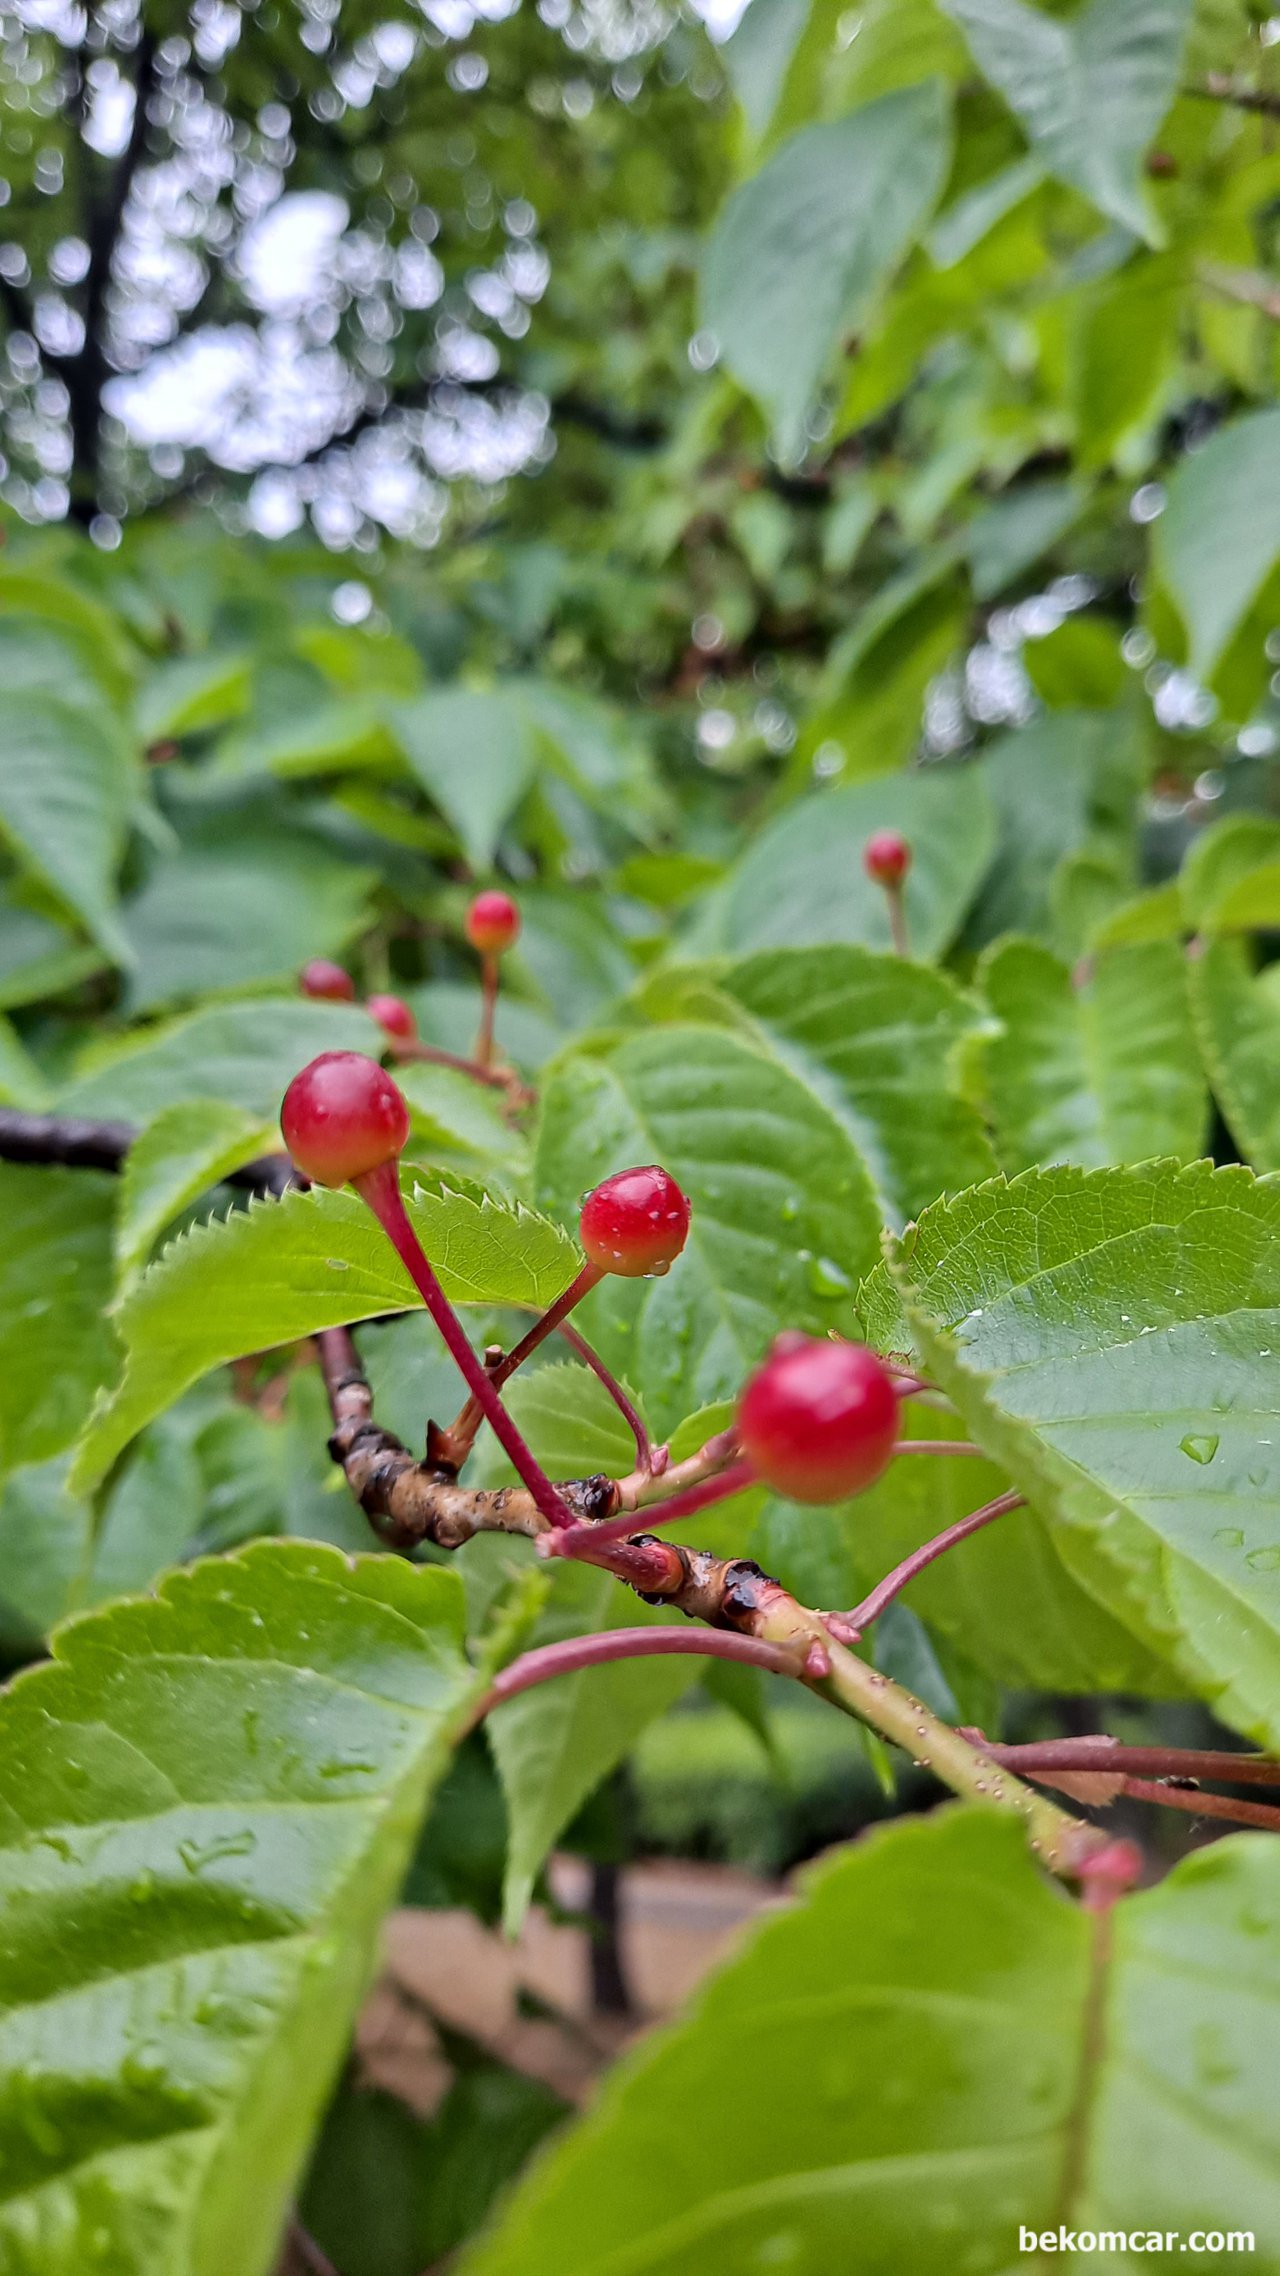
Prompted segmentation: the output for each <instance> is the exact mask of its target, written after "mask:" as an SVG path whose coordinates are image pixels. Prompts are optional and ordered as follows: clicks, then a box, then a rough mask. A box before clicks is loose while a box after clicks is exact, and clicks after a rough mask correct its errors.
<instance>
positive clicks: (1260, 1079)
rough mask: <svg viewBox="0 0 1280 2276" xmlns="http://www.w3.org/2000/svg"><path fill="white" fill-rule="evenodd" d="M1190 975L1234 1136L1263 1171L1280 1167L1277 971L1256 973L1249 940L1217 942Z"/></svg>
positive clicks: (1209, 1061)
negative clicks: (1251, 958) (1251, 961)
mask: <svg viewBox="0 0 1280 2276" xmlns="http://www.w3.org/2000/svg"><path fill="white" fill-rule="evenodd" d="M1187 971H1188V978H1189V981H1190V987H1191V1003H1192V1008H1193V1010H1194V1013H1195V1021H1196V1030H1197V1033H1198V1035H1199V1038H1200V1048H1201V1050H1202V1052H1203V1053H1204V1063H1205V1066H1206V1067H1207V1068H1208V1070H1209V1080H1210V1082H1211V1083H1212V1085H1213V1095H1214V1097H1215V1098H1216V1100H1217V1102H1218V1104H1219V1106H1220V1107H1221V1109H1222V1112H1223V1115H1224V1117H1225V1119H1226V1123H1227V1126H1228V1128H1229V1130H1230V1132H1231V1135H1232V1137H1233V1138H1234V1139H1235V1142H1236V1144H1237V1146H1238V1147H1239V1149H1240V1151H1241V1153H1242V1154H1243V1155H1244V1157H1245V1159H1246V1161H1250V1162H1252V1163H1253V1166H1254V1168H1255V1169H1256V1170H1280V1079H1278V1078H1277V1069H1278V1068H1280V986H1277V973H1276V967H1275V966H1273V965H1268V967H1267V968H1266V970H1265V971H1263V972H1260V973H1257V974H1255V973H1254V971H1253V968H1252V965H1251V963H1250V959H1249V951H1248V949H1247V948H1246V947H1245V944H1244V942H1243V941H1235V940H1214V941H1207V942H1206V943H1205V946H1204V949H1203V952H1202V954H1201V955H1199V956H1195V957H1192V958H1191V959H1190V960H1189V963H1188V967H1187Z"/></svg>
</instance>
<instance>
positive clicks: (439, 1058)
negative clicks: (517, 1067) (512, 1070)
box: [387, 1036, 510, 1091]
mask: <svg viewBox="0 0 1280 2276" xmlns="http://www.w3.org/2000/svg"><path fill="white" fill-rule="evenodd" d="M387 1048H388V1051H389V1053H390V1056H391V1057H392V1058H393V1059H400V1060H410V1061H414V1062H418V1061H421V1062H422V1063H423V1064H424V1065H426V1066H428V1067H455V1068H456V1069H457V1071H458V1073H459V1074H460V1075H470V1077H471V1080H472V1081H473V1082H474V1083H484V1084H486V1085H487V1086H488V1088H489V1089H490V1090H491V1091H505V1090H509V1089H510V1083H509V1081H508V1078H507V1077H506V1076H505V1075H496V1074H495V1073H494V1071H493V1069H492V1067H487V1066H486V1067H482V1066H481V1064H480V1062H479V1060H478V1059H464V1058H463V1057H462V1055H461V1053H460V1052H458V1051H441V1050H438V1049H437V1047H436V1045H435V1044H434V1043H419V1042H417V1041H416V1040H415V1041H414V1042H412V1043H402V1042H401V1041H400V1040H399V1039H398V1038H397V1037H394V1036H392V1037H389V1038H388V1042H387Z"/></svg>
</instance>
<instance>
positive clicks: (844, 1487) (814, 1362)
mask: <svg viewBox="0 0 1280 2276" xmlns="http://www.w3.org/2000/svg"><path fill="white" fill-rule="evenodd" d="M898 1420H899V1408H898V1399H897V1394H896V1392H895V1390H894V1386H893V1378H892V1376H891V1375H890V1374H889V1372H888V1370H887V1368H884V1367H882V1366H881V1364H880V1361H879V1360H878V1359H877V1358H876V1355H875V1353H874V1352H873V1351H868V1350H867V1349H866V1346H865V1345H864V1344H859V1343H830V1342H823V1343H819V1342H817V1341H815V1339H814V1338H813V1337H812V1336H802V1335H796V1334H790V1335H782V1336H779V1337H778V1339H777V1341H776V1343H775V1344H774V1346H773V1349H772V1351H771V1352H770V1353H769V1356H768V1358H767V1359H766V1360H765V1362H764V1365H763V1366H762V1367H760V1368H758V1369H757V1370H756V1373H755V1374H754V1375H753V1376H752V1378H751V1380H750V1382H749V1383H748V1385H747V1387H746V1390H745V1391H744V1392H743V1394H742V1402H741V1404H740V1406H739V1408H738V1437H739V1440H740V1441H741V1445H742V1451H743V1453H744V1454H746V1455H747V1456H748V1457H749V1458H750V1460H751V1461H752V1462H754V1464H755V1466H756V1468H757V1470H758V1471H759V1472H760V1475H761V1477H762V1478H764V1479H766V1480H767V1482H768V1483H769V1485H771V1486H776V1487H777V1489H778V1492H779V1493H782V1494H787V1495H789V1496H790V1498H791V1499H792V1500H793V1501H798V1502H835V1501H843V1500H844V1499H845V1497H846V1496H847V1495H849V1494H857V1493H861V1492H862V1490H863V1488H864V1487H866V1486H869V1485H871V1484H872V1482H873V1481H874V1480H875V1479H876V1478H878V1477H879V1475H880V1472H881V1471H882V1470H883V1469H884V1467H885V1465H886V1463H887V1462H888V1460H889V1457H890V1456H891V1454H892V1453H893V1449H894V1446H895V1444H896V1442H897V1437H898Z"/></svg>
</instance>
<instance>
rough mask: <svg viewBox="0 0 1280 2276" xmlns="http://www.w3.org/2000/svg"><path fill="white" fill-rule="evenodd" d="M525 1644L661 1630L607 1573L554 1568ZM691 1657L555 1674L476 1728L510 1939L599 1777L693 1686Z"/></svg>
mask: <svg viewBox="0 0 1280 2276" xmlns="http://www.w3.org/2000/svg"><path fill="white" fill-rule="evenodd" d="M562 1567H563V1569H562V1570H560V1571H559V1572H557V1574H556V1576H555V1587H554V1593H553V1596H552V1599H551V1602H550V1604H549V1605H548V1606H547V1609H546V1610H545V1612H544V1613H543V1614H542V1616H541V1618H540V1619H539V1621H538V1623H537V1626H536V1628H535V1629H534V1631H533V1634H532V1636H531V1637H530V1638H529V1643H530V1645H541V1644H552V1643H557V1642H559V1640H560V1639H561V1638H562V1637H565V1636H580V1635H583V1634H585V1633H586V1632H587V1631H596V1630H600V1629H607V1628H636V1627H647V1626H650V1625H662V1624H663V1620H664V1618H665V1619H666V1621H667V1622H668V1623H669V1622H670V1621H671V1620H672V1619H674V1618H678V1617H679V1615H666V1616H662V1615H659V1614H657V1613H655V1612H653V1611H652V1610H651V1609H650V1608H649V1607H648V1606H647V1605H644V1604H642V1603H641V1602H640V1601H639V1599H638V1598H637V1597H634V1596H633V1595H632V1594H631V1593H630V1591H629V1590H626V1589H621V1588H619V1586H618V1583H617V1582H616V1580H614V1579H613V1577H612V1575H611V1574H609V1573H600V1572H594V1571H592V1569H591V1568H590V1567H589V1566H586V1565H576V1564H572V1563H571V1562H570V1561H569V1560H563V1561H562ZM699 1672H700V1671H699V1666H698V1662H697V1660H696V1659H685V1658H681V1657H678V1656H677V1655H676V1654H675V1653H672V1654H669V1655H668V1656H666V1657H665V1658H664V1657H659V1658H655V1659H637V1660H616V1661H614V1662H612V1663H611V1664H609V1665H607V1666H604V1667H597V1668H583V1669H581V1670H579V1671H578V1673H576V1674H574V1675H563V1676H557V1677H556V1678H555V1680H554V1682H552V1683H546V1684H541V1685H538V1686H537V1687H535V1689H534V1690H532V1691H526V1692H524V1693H522V1694H521V1696H520V1697H519V1698H518V1699H512V1700H510V1701H509V1702H508V1703H507V1705H506V1706H504V1707H499V1708H497V1709H495V1711H494V1713H493V1714H492V1715H490V1716H489V1718H488V1721H487V1723H486V1726H485V1728H486V1730H487V1732H488V1736H489V1744H490V1746H491V1747H492V1749H493V1756H494V1761H495V1762H496V1763H497V1766H498V1774H499V1776H500V1778H501V1780H502V1790H503V1793H504V1794H505V1795H506V1799H507V1816H508V1820H509V1822H510V1829H511V1830H510V1838H509V1841H508V1847H507V1872H506V1881H505V1883H504V1888H503V1907H502V1909H503V1925H504V1927H505V1928H506V1931H507V1934H508V1935H509V1936H514V1935H515V1933H516V1931H517V1930H518V1928H519V1926H520V1923H521V1921H522V1920H523V1918H524V1914H525V1909H526V1907H527V1905H528V1903H529V1899H530V1897H531V1896H532V1894H533V1885H534V1882H535V1880H536V1879H537V1875H538V1871H539V1868H540V1867H541V1865H542V1863H543V1861H544V1859H545V1858H546V1856H547V1855H548V1852H549V1851H550V1850H551V1849H552V1848H553V1846H554V1844H555V1841H556V1839H557V1837H558V1835H560V1834H561V1833H563V1831H564V1829H565V1827H566V1826H567V1825H568V1823H569V1821H570V1819H571V1818H573V1817H575V1816H576V1814H577V1812H578V1810H579V1808H580V1807H581V1805H582V1803H583V1802H585V1801H586V1799H587V1796H588V1795H589V1794H592V1793H594V1791H595V1789H596V1787H597V1786H598V1785H599V1784H600V1781H601V1779H602V1778H606V1777H607V1776H608V1774H609V1772H610V1771H611V1770H614V1769H616V1768H617V1765H618V1764H619V1763H620V1762H621V1761H622V1760H623V1759H624V1757H625V1756H626V1755H627V1754H629V1753H630V1751H631V1748H632V1747H633V1746H634V1744H635V1742H636V1740H637V1739H638V1738H639V1736H640V1733H641V1732H642V1731H643V1730H644V1729H645V1727H646V1725H647V1724H649V1723H651V1722H652V1721H653V1719H654V1717H655V1716H657V1715H661V1714H662V1713H663V1711H664V1709H665V1708H667V1707H669V1706H670V1705H671V1704H672V1702H673V1701H674V1700H676V1699H679V1698H680V1697H681V1696H682V1694H683V1693H684V1692H686V1691H687V1690H688V1689H689V1688H690V1686H691V1685H692V1684H694V1683H696V1682H697V1680H698V1675H699Z"/></svg>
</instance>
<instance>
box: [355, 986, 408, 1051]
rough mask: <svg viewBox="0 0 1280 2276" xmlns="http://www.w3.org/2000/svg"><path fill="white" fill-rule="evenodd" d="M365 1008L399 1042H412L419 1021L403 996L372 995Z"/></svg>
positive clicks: (371, 1017)
mask: <svg viewBox="0 0 1280 2276" xmlns="http://www.w3.org/2000/svg"><path fill="white" fill-rule="evenodd" d="M365 1010H366V1011H367V1012H368V1014H369V1017H370V1019H376V1021H377V1023H378V1025H379V1027H381V1028H385V1029H386V1032H387V1034H388V1035H393V1036H394V1037H395V1039H396V1041H397V1043H412V1041H413V1039H414V1037H415V1036H416V1034H417V1032H418V1023H417V1021H416V1019H415V1018H414V1016H413V1013H412V1012H411V1011H410V1009H409V1006H408V1005H407V1003H406V1002H405V1000H404V997H403V996H370V998H369V1001H368V1003H367V1004H366V1005H365Z"/></svg>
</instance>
